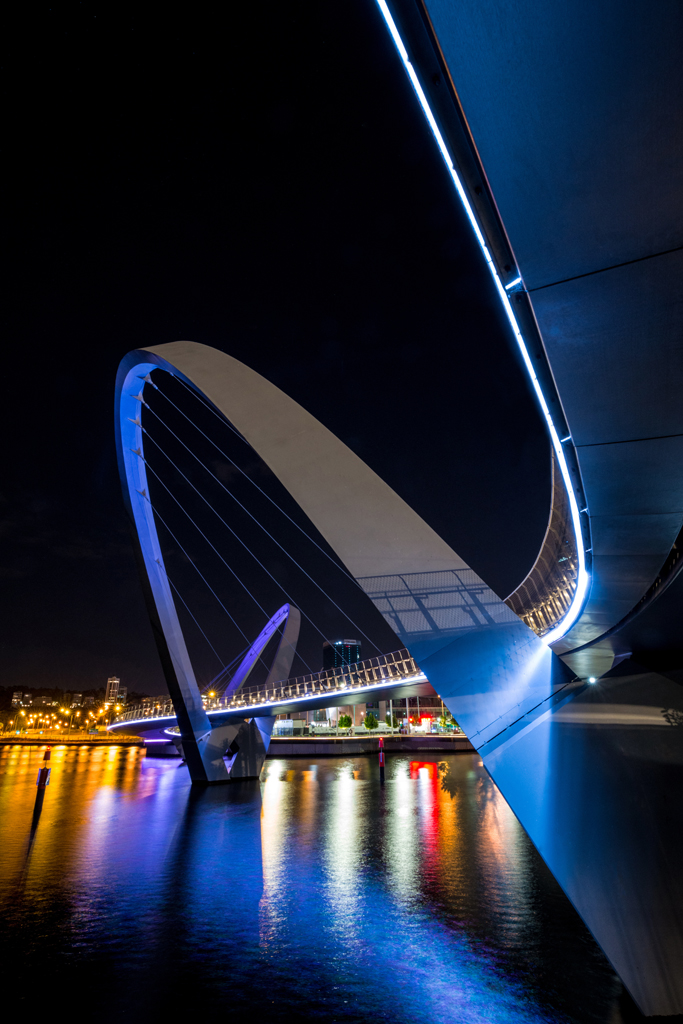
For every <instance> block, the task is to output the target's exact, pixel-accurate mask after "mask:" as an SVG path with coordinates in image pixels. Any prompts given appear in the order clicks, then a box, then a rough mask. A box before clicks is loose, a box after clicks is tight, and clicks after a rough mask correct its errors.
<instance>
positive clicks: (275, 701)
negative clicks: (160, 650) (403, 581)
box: [109, 650, 434, 738]
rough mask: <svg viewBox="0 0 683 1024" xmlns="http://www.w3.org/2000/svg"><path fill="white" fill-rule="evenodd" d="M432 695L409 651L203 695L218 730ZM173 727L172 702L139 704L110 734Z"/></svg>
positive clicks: (119, 719)
mask: <svg viewBox="0 0 683 1024" xmlns="http://www.w3.org/2000/svg"><path fill="white" fill-rule="evenodd" d="M227 689H229V687H228V688H226V690H227ZM433 695H434V690H433V688H432V687H431V686H430V684H429V680H428V679H427V677H426V676H425V674H424V672H422V671H420V669H419V668H418V666H417V665H416V663H415V661H414V659H413V658H412V657H411V655H410V654H409V653H408V651H406V650H401V651H395V652H394V653H392V654H386V655H383V656H382V657H379V658H369V659H367V660H366V661H360V662H358V663H357V664H354V665H345V666H344V667H343V668H337V669H327V670H323V671H322V672H316V673H311V674H309V675H304V676H298V677H296V678H294V679H285V680H277V681H276V682H273V683H270V684H268V685H266V684H263V683H261V684H256V685H253V686H243V687H242V688H241V689H239V690H238V691H237V692H232V693H227V694H226V695H221V696H217V697H209V696H207V695H205V696H204V697H203V704H204V709H205V711H206V714H207V717H208V718H209V720H210V722H211V724H212V726H214V725H219V724H222V723H224V722H228V721H230V720H240V719H244V718H247V717H252V716H254V717H259V718H272V717H275V716H277V715H282V714H287V715H291V714H292V713H295V712H300V711H315V710H318V709H320V708H329V707H340V706H346V705H351V704H364V703H370V702H374V701H379V700H401V699H405V698H406V697H423V696H424V697H427V696H433ZM175 722H176V714H175V711H174V708H173V702H172V701H171V699H170V697H169V699H168V700H167V701H164V702H159V703H158V704H156V705H155V706H154V707H151V708H147V707H143V705H141V704H139V705H135V706H133V707H131V708H128V709H127V710H126V711H124V712H122V713H121V714H120V715H118V716H117V717H116V718H115V719H114V720H113V722H112V724H111V725H110V726H109V729H110V731H112V732H127V733H130V732H134V733H136V734H139V735H146V736H148V737H149V736H150V735H151V734H152V733H156V732H157V731H159V738H161V736H162V735H164V730H166V729H168V727H169V725H170V724H171V723H173V724H175Z"/></svg>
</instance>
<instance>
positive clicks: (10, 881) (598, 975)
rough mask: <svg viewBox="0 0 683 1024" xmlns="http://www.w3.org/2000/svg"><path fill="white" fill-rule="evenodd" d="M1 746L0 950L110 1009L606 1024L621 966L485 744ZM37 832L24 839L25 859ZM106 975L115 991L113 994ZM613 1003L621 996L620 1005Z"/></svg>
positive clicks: (21, 969) (21, 976) (23, 980)
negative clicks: (573, 898) (402, 751)
mask: <svg viewBox="0 0 683 1024" xmlns="http://www.w3.org/2000/svg"><path fill="white" fill-rule="evenodd" d="M41 760H42V750H40V748H19V747H5V748H1V749H0V811H1V812H2V818H1V822H2V823H1V824H0V841H1V842H2V849H3V858H2V860H1V861H0V912H1V913H2V915H3V918H4V922H5V929H4V936H5V937H4V938H3V939H2V944H1V945H0V955H2V957H3V959H4V961H5V962H6V964H7V969H11V970H12V971H13V972H14V976H16V979H17V984H16V990H17V993H18V998H19V999H20V1001H21V1000H22V999H24V1000H26V1001H27V1005H28V1002H30V999H31V992H32V979H33V978H35V976H36V974H37V973H40V976H41V986H42V987H45V986H48V987H49V985H50V984H52V983H54V984H55V985H59V986H60V987H63V986H67V987H68V986H71V987H73V986H76V987H77V990H78V992H79V993H80V994H81V996H82V998H84V999H86V1000H87V999H91V1000H93V1001H94V1004H93V1005H95V1006H96V1007H97V1016H98V1018H99V1019H100V1020H104V1021H108V1020H110V1019H111V1020H117V1019H119V1018H120V1017H121V1016H122V1015H124V1014H128V1016H129V1018H130V1019H144V1018H145V1017H146V1016H150V1017H152V1018H156V1017H157V1016H160V1015H161V1014H164V1013H174V1012H177V1008H178V1006H179V1005H181V1004H185V1003H187V1001H188V998H191V999H194V1000H195V1003H194V1005H195V1008H196V1009H197V1010H199V1011H200V1012H202V1013H205V1012H213V1011H215V1012H219V1013H225V1012H251V1013H253V1012H254V1009H257V1010H258V1012H259V1014H260V1016H261V1017H262V1018H263V1019H265V1021H267V1022H268V1021H280V1020H282V1021H286V1020H289V1019H291V1018H292V1017H295V1018H297V1019H299V1020H301V1021H308V1020H313V1019H314V1018H315V1019H319V1018H325V1019H328V1018H329V1019H336V1020H340V1021H349V1022H351V1021H368V1022H369V1021H376V1020H378V1019H379V1020H384V1019H390V1020H392V1021H396V1022H398V1024H417V1022H418V1021H419V1022H420V1024H423V1022H424V1024H441V1022H446V1021H449V1022H450V1021H452V1020H453V1019H457V1020H458V1021H460V1022H464V1024H470V1022H476V1024H478V1022H484V1021H485V1022H487V1024H497V1022H530V1024H531V1022H537V1021H553V1022H554V1021H557V1022H560V1021H562V1022H564V1021H581V1022H585V1021H596V1022H607V1021H609V1022H610V1024H615V1022H616V1021H618V1020H619V1019H620V1018H619V1016H618V1011H617V1010H616V1009H615V1006H616V1003H615V998H616V995H617V993H618V987H619V986H618V983H617V982H616V980H615V978H614V975H613V973H612V972H611V970H610V968H609V966H608V965H607V964H606V962H605V961H604V959H603V958H602V956H601V954H600V953H599V951H598V950H597V949H596V947H595V945H594V944H593V943H592V940H591V939H590V936H588V935H587V933H586V931H585V929H583V927H582V925H581V924H580V922H579V921H578V920H577V918H576V915H575V914H574V912H573V910H572V908H571V907H570V906H569V905H568V903H567V901H566V900H565V899H564V897H563V896H562V894H561V893H559V892H558V890H557V887H556V886H555V884H554V882H553V881H552V879H551V878H549V876H548V874H547V872H546V871H545V869H544V867H543V865H542V863H541V862H540V860H539V858H538V857H537V855H536V854H535V852H534V850H533V848H532V847H531V845H530V844H529V842H528V840H527V839H526V837H525V836H524V834H523V833H522V831H521V829H520V828H519V825H518V824H517V821H516V819H515V818H514V816H513V815H512V814H511V812H510V811H509V809H508V807H507V804H506V803H505V801H504V800H503V798H502V797H501V795H500V793H499V791H498V790H497V789H496V787H495V786H494V784H493V783H492V782H491V780H490V779H489V777H488V775H487V773H486V772H485V770H484V768H483V766H482V765H481V762H480V761H479V759H478V758H477V757H476V756H470V755H453V756H450V757H448V758H446V759H445V760H443V761H440V762H439V763H437V762H436V761H434V762H429V761H427V762H417V761H413V762H411V761H410V760H409V759H407V758H402V757H389V758H388V759H387V768H386V783H385V785H384V786H380V784H379V772H378V768H377V765H376V763H375V761H374V759H364V758H351V759H345V758H334V759H326V760H321V761H320V762H318V763H316V764H309V763H306V762H304V761H296V760H281V759H280V760H278V759H274V760H271V761H269V762H267V764H266V769H265V771H264V774H263V776H262V781H261V783H260V784H259V783H241V784H237V785H234V786H229V787H211V788H208V789H203V790H201V789H200V790H192V789H191V788H190V786H189V784H188V780H187V775H186V772H185V770H184V769H179V768H178V762H177V761H175V760H169V761H166V760H163V759H146V758H145V757H144V753H143V752H142V751H140V750H139V749H138V748H123V747H111V748H94V749H93V748H73V747H69V748H67V747H61V748H60V747H57V748H54V750H53V755H52V767H53V771H52V780H51V784H50V788H49V790H48V791H47V792H46V794H45V797H44V801H43V806H42V813H41V814H38V815H36V812H35V806H36V805H35V800H36V788H35V777H36V774H37V767H38V765H39V763H40V761H41ZM31 836H32V846H31V847H30V857H28V858H27V851H28V850H29V841H30V840H31ZM105 993H106V998H104V994H105ZM615 1013H617V1016H616V1017H615V1016H613V1015H614V1014H615Z"/></svg>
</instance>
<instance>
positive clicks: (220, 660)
mask: <svg viewBox="0 0 683 1024" xmlns="http://www.w3.org/2000/svg"><path fill="white" fill-rule="evenodd" d="M156 563H157V565H158V566H159V567H160V568H161V569H163V571H164V575H165V576H166V579H167V580H168V582H169V583H170V584H171V586H172V587H173V590H174V591H175V593H176V594H177V595H178V597H179V598H180V600H181V601H182V603H183V605H184V607H185V611H186V612H187V614H188V615H189V616H190V618H191V619H192V621H193V622H194V624H195V626H196V627H197V629H198V630H199V632H200V633H201V634H202V636H203V637H204V639H205V640H206V642H207V644H208V645H209V647H210V648H211V650H212V651H213V653H214V654H215V655H216V658H217V660H218V662H219V664H221V665H224V661H223V659H222V658H221V656H220V654H219V653H218V651H217V650H216V648H215V647H214V646H213V644H212V643H211V641H210V640H209V638H208V636H207V635H206V633H205V632H204V630H203V629H202V627H201V626H200V625H199V623H198V622H197V619H196V618H195V617H194V615H193V614H192V612H191V611H190V609H189V607H188V604H187V601H186V600H185V598H184V597H183V595H182V594H181V593H180V591H179V590H178V588H177V586H176V585H175V583H174V582H173V580H172V579H171V577H170V576H169V575H168V571H167V569H166V566H165V565H163V564H162V562H161V561H160V559H158V558H157V559H156ZM222 671H223V669H221V672H222ZM219 675H220V673H219Z"/></svg>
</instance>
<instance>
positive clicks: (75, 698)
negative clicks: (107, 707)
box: [71, 693, 83, 708]
mask: <svg viewBox="0 0 683 1024" xmlns="http://www.w3.org/2000/svg"><path fill="white" fill-rule="evenodd" d="M82 703H83V694H82V693H74V694H73V695H72V697H71V707H72V708H80V706H81V704H82Z"/></svg>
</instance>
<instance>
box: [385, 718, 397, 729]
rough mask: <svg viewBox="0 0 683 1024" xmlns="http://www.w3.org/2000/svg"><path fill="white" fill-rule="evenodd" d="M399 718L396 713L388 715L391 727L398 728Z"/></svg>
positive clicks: (388, 723) (388, 722)
mask: <svg viewBox="0 0 683 1024" xmlns="http://www.w3.org/2000/svg"><path fill="white" fill-rule="evenodd" d="M398 724H399V723H398V718H397V717H396V715H393V716H392V715H387V725H388V726H389V728H390V729H398Z"/></svg>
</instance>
